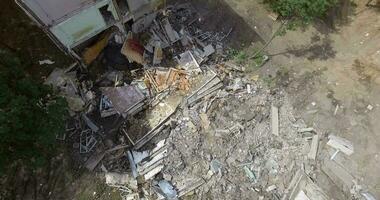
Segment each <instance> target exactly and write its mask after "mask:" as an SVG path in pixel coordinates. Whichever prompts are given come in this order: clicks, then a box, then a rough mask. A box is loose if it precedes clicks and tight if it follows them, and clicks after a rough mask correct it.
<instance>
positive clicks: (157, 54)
mask: <svg viewBox="0 0 380 200" xmlns="http://www.w3.org/2000/svg"><path fill="white" fill-rule="evenodd" d="M163 55H164V54H163V51H162V48H161V43H160V42H156V45H155V47H154V54H153V65H158V64H160V63H161V60H162V58H163Z"/></svg>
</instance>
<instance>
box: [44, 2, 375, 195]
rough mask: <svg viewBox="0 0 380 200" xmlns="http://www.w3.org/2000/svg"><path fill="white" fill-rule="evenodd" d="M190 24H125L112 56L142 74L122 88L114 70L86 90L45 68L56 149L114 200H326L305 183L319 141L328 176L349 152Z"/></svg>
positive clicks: (173, 11) (188, 16)
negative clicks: (59, 105) (56, 106)
mask: <svg viewBox="0 0 380 200" xmlns="http://www.w3.org/2000/svg"><path fill="white" fill-rule="evenodd" d="M202 21H203V19H202V17H200V16H199V15H198V14H197V12H196V11H195V10H194V9H193V8H192V7H191V5H190V4H182V5H176V6H168V7H167V8H166V9H163V10H159V11H155V12H153V13H150V14H148V15H145V16H144V17H143V18H141V19H140V20H137V21H136V22H135V24H133V26H132V32H133V33H130V34H129V37H128V38H125V41H124V44H123V47H122V49H121V53H122V54H123V55H125V57H126V58H127V59H128V60H129V61H130V62H135V63H138V64H139V65H140V66H142V68H140V69H136V70H132V71H130V74H131V77H129V78H128V79H126V78H125V74H124V72H122V71H117V70H110V71H108V72H106V73H105V74H104V75H102V76H101V77H100V78H99V79H98V80H95V81H90V80H88V78H86V75H85V74H83V72H82V71H80V70H79V69H78V68H76V67H75V65H73V66H71V67H70V68H68V69H67V70H55V71H54V72H53V73H52V74H51V75H50V76H49V77H48V79H47V81H46V82H47V84H52V85H53V86H54V87H55V88H56V89H57V90H59V91H60V92H61V94H62V95H63V96H65V97H66V99H67V100H68V103H69V108H70V110H71V116H72V118H71V119H70V120H68V123H67V133H66V135H64V136H59V137H58V136H57V139H61V140H65V141H67V142H71V143H72V146H73V149H74V150H73V155H74V156H73V157H76V158H77V160H78V162H79V163H80V164H79V165H80V166H79V167H85V168H87V169H88V170H90V171H96V172H101V173H104V174H105V181H106V183H107V184H108V185H109V186H111V187H115V188H117V189H118V190H120V192H121V196H122V199H124V200H133V199H178V198H183V197H185V196H190V197H194V198H195V199H315V200H316V199H328V198H327V196H326V194H325V193H324V192H323V191H322V190H321V189H320V187H319V186H318V185H317V184H315V177H316V172H317V171H318V170H319V162H318V161H319V160H318V158H319V157H321V155H322V153H321V151H320V149H321V147H319V146H320V141H321V140H322V141H323V139H326V140H327V139H329V142H328V143H327V145H329V146H331V148H333V149H336V150H337V151H336V152H332V155H327V157H330V156H331V157H330V158H329V159H327V161H326V162H327V164H328V165H326V166H327V168H328V169H326V170H330V171H334V170H336V167H337V166H338V165H337V163H336V162H335V161H334V159H337V158H338V157H339V155H340V154H339V152H343V153H345V154H347V155H350V154H352V152H353V147H352V145H350V143H349V141H346V140H344V139H343V138H339V137H336V136H332V135H331V136H330V137H329V138H326V137H325V135H324V134H323V133H321V132H319V131H317V130H315V129H314V128H309V127H307V126H306V125H305V123H304V122H303V121H302V120H301V119H297V118H295V117H294V116H293V114H292V106H291V105H290V103H289V102H288V100H287V97H286V95H285V94H283V93H281V91H277V93H273V91H270V90H268V89H266V88H265V87H263V86H262V85H261V84H260V83H258V82H257V80H255V78H252V77H247V76H246V75H245V74H244V67H242V66H239V65H236V64H234V63H231V62H228V61H226V56H225V55H224V54H223V45H224V44H223V41H224V40H225V39H226V38H227V37H228V36H229V34H230V33H231V31H232V29H229V30H228V31H226V32H219V33H216V32H209V31H202V30H201V29H200V28H199V25H200V24H201V23H202ZM136 35H140V36H141V37H136ZM142 36H144V37H142ZM131 79H132V80H131ZM324 153H326V152H324ZM325 157H326V156H324V158H325ZM333 173H336V172H333ZM338 178H339V177H338ZM346 182H347V189H348V190H350V189H352V187H354V186H355V187H356V188H358V187H357V184H354V185H352V184H351V180H348V181H346ZM360 191H362V190H355V191H354V192H353V194H354V195H357V194H358V193H359V192H360ZM366 194H367V193H366ZM368 194H369V193H368Z"/></svg>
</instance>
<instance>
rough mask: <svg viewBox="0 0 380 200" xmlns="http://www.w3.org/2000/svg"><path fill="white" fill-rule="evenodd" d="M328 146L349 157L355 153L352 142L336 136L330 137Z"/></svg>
mask: <svg viewBox="0 0 380 200" xmlns="http://www.w3.org/2000/svg"><path fill="white" fill-rule="evenodd" d="M327 145H329V146H331V147H333V148H335V149H337V150H339V151H341V152H343V153H345V154H346V155H348V156H349V155H351V154H353V153H354V146H353V144H352V142H350V141H348V140H347V139H344V138H341V137H338V136H335V135H330V136H329V141H328V142H327Z"/></svg>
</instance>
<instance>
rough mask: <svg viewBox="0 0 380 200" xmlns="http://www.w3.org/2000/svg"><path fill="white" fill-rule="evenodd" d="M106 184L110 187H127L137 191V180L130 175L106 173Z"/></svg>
mask: <svg viewBox="0 0 380 200" xmlns="http://www.w3.org/2000/svg"><path fill="white" fill-rule="evenodd" d="M105 177H106V184H107V185H110V186H118V185H126V186H127V187H129V188H130V189H132V190H137V180H136V179H134V178H133V177H131V176H130V175H129V174H119V173H111V172H109V173H106V174H105Z"/></svg>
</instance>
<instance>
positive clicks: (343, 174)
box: [321, 159, 355, 190]
mask: <svg viewBox="0 0 380 200" xmlns="http://www.w3.org/2000/svg"><path fill="white" fill-rule="evenodd" d="M321 169H322V171H323V172H324V173H326V174H327V175H328V176H329V177H330V178H331V179H332V180H333V181H334V183H335V184H337V185H338V186H340V187H341V188H342V189H346V190H349V189H350V188H351V187H352V186H353V184H354V182H353V181H354V180H355V178H354V177H353V176H352V175H351V174H350V173H349V172H348V171H347V170H346V169H345V168H344V167H343V166H341V165H340V164H338V163H336V162H335V161H333V160H330V159H325V160H324V162H323V164H322V166H321Z"/></svg>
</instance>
